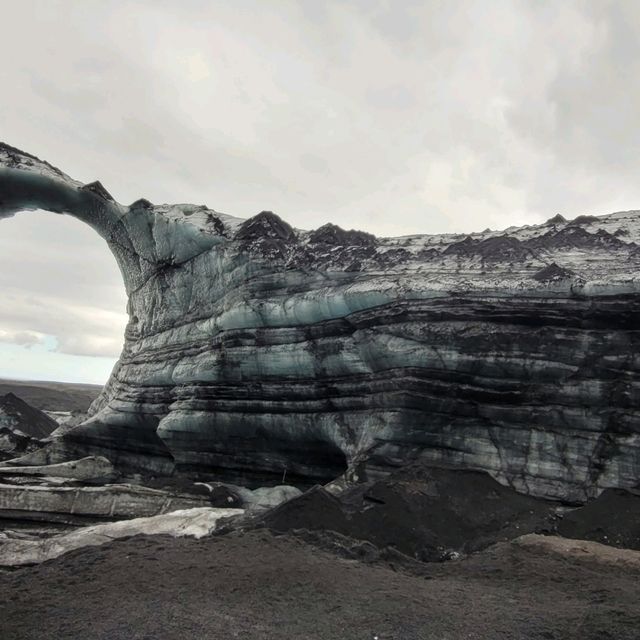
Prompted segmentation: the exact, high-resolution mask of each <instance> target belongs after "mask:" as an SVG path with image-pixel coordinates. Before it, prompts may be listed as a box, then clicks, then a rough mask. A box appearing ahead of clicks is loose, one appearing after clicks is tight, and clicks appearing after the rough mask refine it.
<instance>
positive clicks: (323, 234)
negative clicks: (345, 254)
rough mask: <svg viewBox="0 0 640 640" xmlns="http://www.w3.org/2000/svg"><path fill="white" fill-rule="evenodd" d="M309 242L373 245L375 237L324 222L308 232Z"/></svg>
mask: <svg viewBox="0 0 640 640" xmlns="http://www.w3.org/2000/svg"><path fill="white" fill-rule="evenodd" d="M308 237H309V242H310V243H312V244H316V243H320V244H329V245H336V246H352V245H359V246H373V245H375V243H376V237H375V236H374V235H372V234H371V233H365V232H364V231H356V230H354V229H351V230H350V231H345V230H344V229H342V228H341V227H339V226H338V225H337V224H331V223H328V224H325V225H323V226H321V227H319V228H318V229H316V230H315V231H312V232H311V233H310V234H309V236H308Z"/></svg>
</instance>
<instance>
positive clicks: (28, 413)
mask: <svg viewBox="0 0 640 640" xmlns="http://www.w3.org/2000/svg"><path fill="white" fill-rule="evenodd" d="M0 425H2V426H5V427H9V428H10V429H12V430H14V431H15V430H17V431H20V432H22V433H24V434H25V435H27V436H29V437H31V438H40V439H41V438H46V437H47V436H49V435H51V433H52V432H53V431H55V429H57V428H58V423H57V422H56V421H55V420H53V419H52V418H50V417H49V416H48V415H47V414H46V413H44V412H43V411H40V410H39V409H36V408H35V407H32V406H31V405H29V404H27V403H26V402H25V401H24V400H22V399H21V398H19V397H18V396H16V395H14V394H13V393H7V394H6V395H4V396H0Z"/></svg>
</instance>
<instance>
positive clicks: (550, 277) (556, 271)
mask: <svg viewBox="0 0 640 640" xmlns="http://www.w3.org/2000/svg"><path fill="white" fill-rule="evenodd" d="M574 275H575V273H574V272H573V271H571V269H563V268H562V267H559V266H558V265H557V264H556V263H555V262H552V263H551V264H550V265H547V266H546V267H544V268H542V269H540V271H537V272H536V273H535V274H534V275H533V276H532V277H533V279H534V280H537V281H538V282H554V281H557V280H564V279H566V278H572V277H573V276H574Z"/></svg>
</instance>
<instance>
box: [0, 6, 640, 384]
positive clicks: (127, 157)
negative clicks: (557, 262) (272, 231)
mask: <svg viewBox="0 0 640 640" xmlns="http://www.w3.org/2000/svg"><path fill="white" fill-rule="evenodd" d="M0 15H2V37H1V38H0V59H2V64H1V65H0V92H1V96H2V99H1V100H0V140H3V141H5V142H7V143H9V144H12V145H14V146H17V147H19V148H22V149H24V150H26V151H29V152H31V153H34V154H36V155H38V156H39V157H42V158H44V159H47V160H49V161H51V162H52V163H53V164H55V165H57V166H59V167H61V168H62V169H63V170H64V171H65V172H67V173H68V174H70V175H71V176H72V177H74V178H76V179H79V180H82V181H85V182H86V181H91V180H94V179H100V180H101V181H102V182H103V184H104V185H105V186H106V187H107V188H108V189H109V191H110V192H111V193H112V194H113V195H114V197H115V198H116V199H117V200H119V201H120V202H123V203H130V202H132V201H133V200H135V199H137V198H139V197H142V196H144V197H146V198H148V199H150V200H152V201H153V202H156V203H160V202H195V203H197V204H201V203H206V204H207V205H209V206H210V207H212V208H215V209H217V210H219V211H224V212H227V213H232V214H234V215H238V216H250V215H253V214H254V213H257V212H258V211H261V210H263V209H271V210H273V211H276V212H277V213H279V214H280V215H281V216H282V217H284V218H285V219H287V220H288V221H289V222H291V223H292V224H294V225H296V226H298V227H304V228H313V227H317V226H319V225H321V224H323V223H325V222H328V221H333V222H336V223H338V224H340V225H342V226H344V227H348V228H351V227H355V228H361V229H366V230H368V231H371V232H374V233H377V234H384V235H401V234H407V233H417V232H423V233H437V232H445V231H472V230H480V229H483V228H485V227H492V228H501V227H507V226H510V225H511V224H522V223H528V222H540V221H543V220H544V219H546V218H548V217H550V216H552V215H554V214H555V213H558V212H561V213H563V214H564V215H565V216H567V217H569V216H575V215H579V214H583V213H593V214H600V213H608V212H611V211H616V210H621V209H634V208H640V182H639V181H638V174H639V171H638V169H639V168H640V167H639V165H640V154H639V152H638V150H639V149H640V126H639V124H640V123H639V118H640V81H639V80H638V78H640V3H639V2H637V0H627V1H625V0H617V1H607V0H587V1H571V0H554V1H550V2H546V1H544V0H526V1H525V0H522V1H518V0H504V1H503V0H469V1H466V0H460V1H458V0H443V1H438V0H422V1H419V2H418V1H414V0H388V1H383V0H342V1H331V0H326V1H323V0H298V1H297V2H294V1H291V2H289V1H286V0H273V1H272V2H264V0H262V1H250V0H233V1H231V0H227V1H224V2H223V1H216V0H181V1H180V2H178V0H171V1H168V0H141V1H134V0H126V1H124V0H122V1H120V0H96V1H93V0H63V1H56V0H42V1H35V0H20V2H16V1H15V0H0ZM0 224H1V231H0V376H5V377H20V378H35V379H57V380H82V381H95V382H103V381H104V380H105V379H106V377H107V376H108V373H109V371H110V369H111V367H112V366H113V363H114V362H115V358H116V357H117V355H118V353H119V350H120V346H121V343H122V330H123V326H124V322H125V319H126V318H125V313H124V309H125V298H124V291H123V288H122V284H121V280H120V275H119V273H118V270H117V267H116V265H115V262H114V260H113V258H112V257H111V256H110V254H109V253H108V251H107V249H106V247H105V246H103V243H102V242H101V240H100V238H98V236H97V235H96V234H95V233H93V232H92V231H91V230H90V229H88V228H85V227H83V226H82V225H81V224H80V223H78V222H77V221H75V220H72V219H69V218H65V217H60V216H54V215H51V214H43V213H24V214H19V215H18V216H17V217H16V218H14V219H11V220H9V221H3V222H2V223H0Z"/></svg>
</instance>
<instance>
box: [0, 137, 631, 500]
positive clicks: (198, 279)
mask: <svg viewBox="0 0 640 640" xmlns="http://www.w3.org/2000/svg"><path fill="white" fill-rule="evenodd" d="M0 165H1V166H2V168H1V169H0V217H8V216H11V215H13V214H14V213H16V212H18V211H22V210H25V209H35V208H42V209H47V210H50V211H54V212H58V213H68V214H70V215H73V216H75V217H76V218H79V219H80V220H83V221H84V222H86V223H87V224H89V225H90V226H92V227H93V228H94V229H95V230H96V231H97V232H98V233H99V234H100V235H101V236H102V237H103V238H104V239H105V240H106V241H107V243H108V244H109V246H110V247H111V250H112V251H113V254H114V256H115V257H116V260H117V261H118V264H119V265H120V269H121V271H122V274H123V279H124V283H125V287H126V290H127V293H128V296H129V304H128V312H129V324H128V326H127V329H126V335H125V345H124V349H123V352H122V355H121V357H120V360H119V362H118V363H117V365H116V367H115V368H114V371H113V373H112V376H111V378H110V380H109V382H108V384H107V386H106V388H105V390H104V392H103V394H102V395H101V397H100V398H99V399H98V400H97V401H96V402H95V403H94V405H93V407H92V417H91V418H90V419H89V420H88V421H87V422H85V423H84V424H82V425H80V426H77V427H74V428H71V429H69V430H66V431H65V432H64V433H62V434H60V436H59V437H57V438H56V439H54V442H53V443H52V444H51V445H50V447H49V449H48V455H49V461H50V462H60V461H62V460H64V459H70V458H72V457H80V456H83V455H88V454H93V455H106V456H107V457H108V458H110V459H111V460H112V461H113V462H114V463H116V464H118V465H120V466H123V467H130V468H138V469H146V470H147V471H152V472H156V473H169V472H171V470H172V468H173V467H174V465H175V466H177V468H179V469H182V470H187V471H191V472H197V473H202V474H211V473H214V472H218V473H222V475H226V476H228V477H231V478H234V479H239V478H243V477H244V478H245V480H246V479H247V478H249V480H251V479H254V480H255V481H256V482H257V483H259V482H264V480H265V479H269V478H271V479H278V480H280V479H281V478H282V476H283V475H285V474H286V477H287V481H293V480H294V479H295V480H298V481H301V482H313V481H317V480H326V479H330V478H332V477H334V476H336V475H338V474H339V473H341V472H343V471H344V470H345V468H346V467H347V466H348V465H349V466H350V469H351V473H352V474H354V475H363V474H369V475H371V474H374V475H375V473H376V472H379V471H383V470H385V469H389V468H390V467H394V466H398V465H401V464H404V463H406V462H408V461H410V460H413V459H415V458H422V459H424V460H426V461H432V462H436V463H442V462H444V463H447V464H453V465H460V466H464V467H468V468H476V469H482V470H486V471H489V472H490V473H491V474H492V475H493V476H494V477H495V478H497V479H498V480H499V481H501V482H503V483H505V484H509V485H511V486H512V487H514V488H516V489H517V490H519V491H522V492H525V493H531V494H535V495H542V496H548V497H558V498H564V499H569V500H577V501H580V500H584V499H585V498H587V497H590V496H594V495H597V494H598V493H599V492H600V491H601V490H602V489H603V488H607V487H629V486H635V485H637V484H638V483H639V482H640V392H639V390H640V360H639V357H638V346H640V331H639V330H638V320H639V319H640V295H639V286H640V278H639V276H638V267H639V266H640V247H639V246H638V244H636V243H640V212H622V213H616V214H612V215H609V216H601V217H597V218H596V217H589V216H581V217H580V218H577V219H576V220H573V221H570V222H567V221H566V220H564V219H563V218H562V217H561V216H556V217H555V218H552V219H551V220H549V221H548V222H547V223H545V224H542V225H536V226H527V227H522V228H510V229H507V230H506V231H490V230H486V231H484V232H482V233H473V234H470V235H438V236H405V237H401V238H375V237H374V236H372V235H370V234H367V233H363V232H357V231H344V230H342V229H340V228H339V227H336V226H334V225H325V226H324V227H321V228H320V229H317V230H315V231H310V232H307V231H299V230H296V229H293V228H292V227H291V226H290V225H288V224H287V223H286V222H284V221H283V220H281V219H280V218H279V217H278V216H276V215H274V214H272V213H270V212H262V213H261V214H259V215H257V216H255V217H253V218H250V219H248V220H240V219H237V218H233V217H231V216H227V215H224V214H221V213H218V212H216V211H214V210H211V209H208V208H207V207H205V206H195V205H152V204H151V203H150V202H148V201H146V200H138V201H137V202H134V203H133V204H132V205H130V206H128V207H127V206H122V205H119V204H118V203H116V202H115V201H114V200H113V199H112V198H111V196H110V195H109V194H108V192H107V191H106V190H105V189H104V188H103V187H102V185H100V184H99V183H92V184H90V185H82V184H80V183H78V182H75V181H73V180H72V179H70V178H69V177H68V176H66V175H65V174H63V173H62V172H61V171H59V170H57V169H55V168H54V167H52V166H50V165H48V164H47V163H44V162H42V161H40V160H38V159H37V158H35V157H33V156H30V155H28V154H26V153H24V152H21V151H18V150H16V149H13V148H11V147H7V146H2V147H0Z"/></svg>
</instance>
